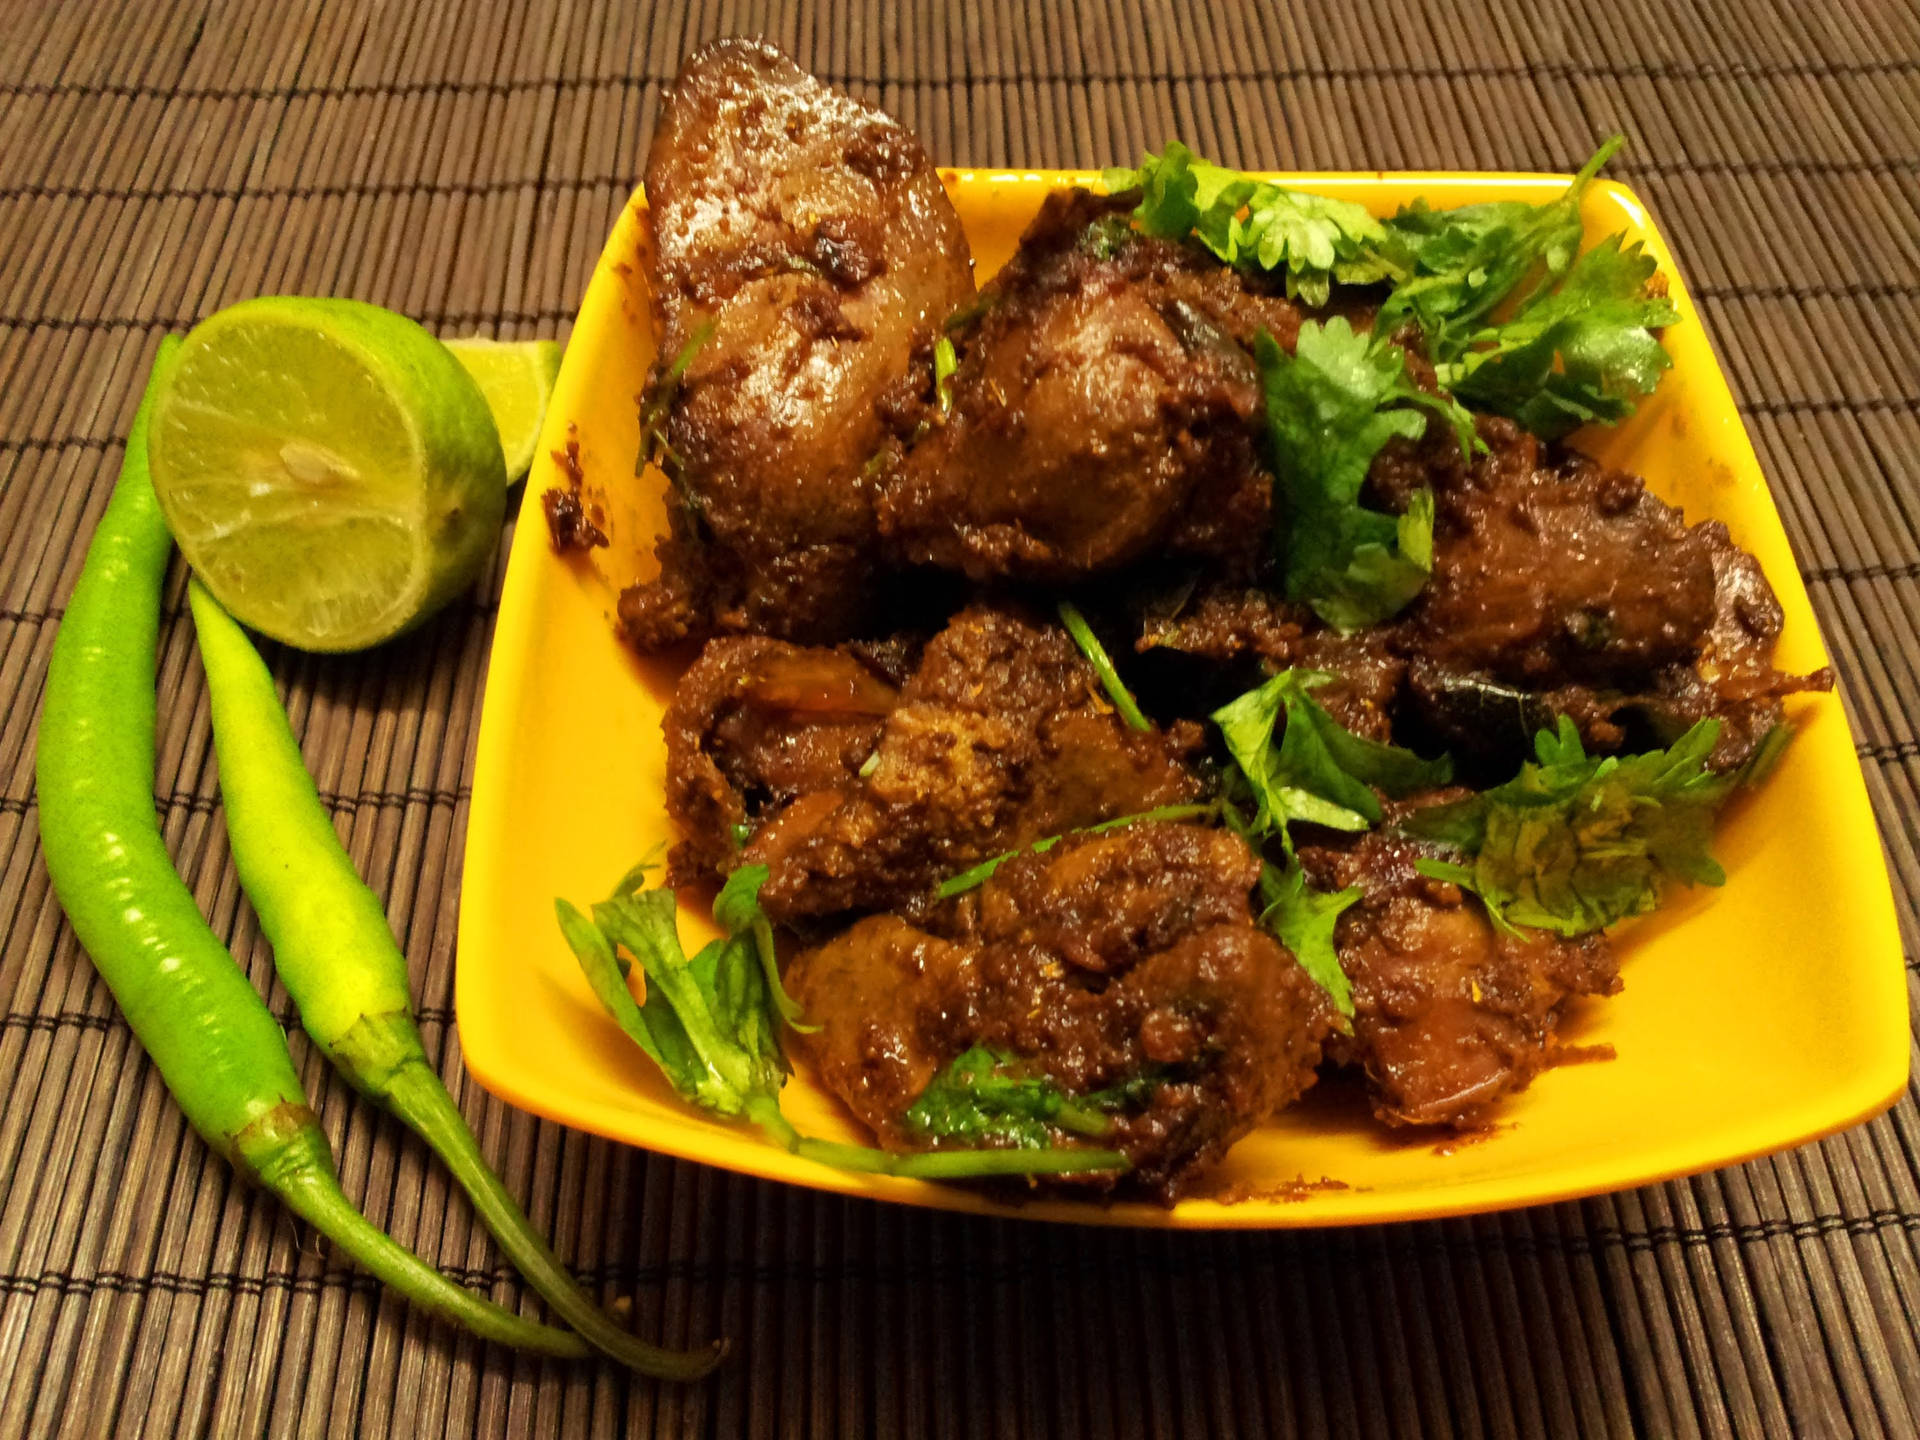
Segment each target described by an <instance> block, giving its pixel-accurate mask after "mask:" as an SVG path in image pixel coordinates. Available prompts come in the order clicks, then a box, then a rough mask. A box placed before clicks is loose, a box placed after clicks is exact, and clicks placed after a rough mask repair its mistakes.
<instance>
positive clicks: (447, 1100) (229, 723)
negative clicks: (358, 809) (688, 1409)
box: [188, 580, 726, 1380]
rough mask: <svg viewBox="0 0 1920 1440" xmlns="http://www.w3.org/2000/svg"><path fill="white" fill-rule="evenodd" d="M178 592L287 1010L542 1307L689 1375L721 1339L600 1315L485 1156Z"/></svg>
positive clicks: (242, 680)
mask: <svg viewBox="0 0 1920 1440" xmlns="http://www.w3.org/2000/svg"><path fill="white" fill-rule="evenodd" d="M188 595H189V598H190V602H191V604H192V606H193V622H194V625H195V627H196V629H197V630H198V631H199V636H200V656H201V660H202V662H203V663H204V664H205V666H206V671H207V692H208V694H209V696H210V697H211V699H212V706H213V740H214V747H215V750H216V752H217V754H218V756H219V761H220V791H221V795H222V798H223V801H224V806H225V810H226V816H227V833H228V835H229V837H230V839H231V843H232V849H233V863H234V867H235V868H236V869H237V870H238V871H239V872H240V884H241V887H242V888H243V889H244V890H245V891H246V892H247V899H248V900H249V901H251V902H252V904H253V908H254V910H255V912H256V913H257V914H258V915H259V917H260V928H261V930H262V931H263V932H264V933H265V935H266V937H267V939H268V940H270V941H271V942H272V944H273V960H274V968H275V969H276V970H277V971H278V972H279V974H280V980H281V983H283V984H284V985H285V986H286V987H287V993H288V994H289V995H291V996H292V997H293V1001H294V1004H296V1005H298V1006H299V1007H300V1022H301V1024H302V1025H304V1026H305V1027H306V1031H307V1033H308V1034H309V1035H311V1036H312V1037H313V1040H314V1043H315V1044H316V1045H318V1046H319V1047H320V1048H321V1049H322V1050H323V1051H325V1052H326V1054H327V1057H328V1058H329V1059H331V1060H332V1061H333V1063H334V1064H335V1065H337V1066H338V1067H339V1068H340V1070H341V1072H342V1073H343V1074H345V1075H346V1077H347V1078H348V1079H349V1080H351V1081H353V1083H354V1084H355V1085H357V1086H358V1087H359V1088H360V1089H361V1090H363V1091H365V1092H366V1093H367V1094H369V1095H371V1096H373V1097H374V1098H375V1099H376V1100H379V1101H380V1102H381V1103H382V1104H384V1105H385V1106H386V1107H387V1108H388V1109H389V1110H391V1111H393V1113H394V1114H396V1115H398V1116H399V1117H400V1119H401V1120H403V1121H405V1122H406V1124H407V1125H408V1126H410V1127H411V1128H412V1129H413V1130H414V1131H415V1132H416V1133H417V1134H419V1136H420V1137H421V1138H422V1139H423V1140H425V1141H426V1142H427V1144H429V1145H431V1146H432V1147H433V1149H434V1151H435V1153H437V1154H438V1155H439V1156H440V1158H441V1159H443V1160H444V1161H446V1163H447V1168H448V1169H449V1170H451V1171H452V1172H453V1176H454V1178H455V1179H456V1180H458V1181H459V1182H460V1184H461V1186H462V1188H464V1189H465V1190H466V1192H467V1194H468V1195H469V1196H471V1197H472V1199H473V1204H474V1208H475V1209H476V1210H478V1211H479V1212H480V1218H481V1219H482V1220H484V1221H485V1222H486V1225H487V1228H488V1229H489V1230H491V1231H492V1232H493V1234H494V1238H495V1239H496V1240H498V1241H499V1242H500V1248H501V1249H502V1250H503V1251H505V1253H506V1255H507V1258H508V1259H509V1260H511V1261H512V1262H513V1264H514V1265H515V1266H516V1267H517V1268H518V1269H519V1271H520V1273H521V1274H523V1275H525V1276H526V1277H527V1279H528V1280H529V1281H531V1282H532V1284H533V1287H534V1289H536V1290H538V1291H539V1292H540V1294H541V1295H543V1296H544V1297H545V1298H546V1301H547V1303H548V1304H549V1305H551V1306H552V1307H553V1310H554V1313H555V1314H556V1315H558V1316H559V1317H560V1318H561V1319H562V1320H565V1321H566V1322H567V1324H569V1325H571V1326H572V1327H573V1328H574V1329H576V1330H578V1331H579V1332H580V1333H581V1335H583V1336H585V1337H586V1339H587V1340H588V1341H590V1342H591V1343H592V1344H594V1345H596V1346H598V1347H599V1348H600V1349H601V1350H603V1351H605V1352H606V1353H607V1354H608V1355H611V1356H612V1357H613V1358H614V1359H616V1360H619V1361H621V1362H622V1363H623V1364H626V1365H629V1366H631V1367H632V1368H633V1369H635V1370H638V1371H640V1372H641V1373H642V1374H646V1375H654V1376H658V1377H660V1378H662V1379H672V1380H692V1379H697V1378H699V1377H700V1376H702V1375H704V1374H706V1373H707V1372H708V1371H709V1370H711V1369H713V1367H714V1366H715V1365H716V1364H718V1363H719V1361H720V1357H721V1355H722V1354H723V1353H724V1352H725V1349H726V1346H725V1344H724V1342H723V1343H720V1344H716V1345H714V1346H713V1347H712V1348H710V1349H708V1350H705V1351H696V1352H692V1353H688V1352H683V1351H677V1350H665V1349H661V1348H660V1347H658V1346H655V1345H649V1344H647V1343H645V1342H644V1341H641V1340H639V1339H637V1338H636V1337H635V1336H634V1335H633V1334H632V1333H630V1332H629V1331H627V1330H626V1329H624V1328H622V1327H621V1326H619V1325H617V1324H615V1323H614V1321H613V1320H612V1319H611V1318H609V1317H608V1316H607V1315H606V1314H605V1313H604V1312H603V1311H602V1310H601V1309H600V1308H599V1307H598V1306H597V1305H595V1304H594V1302H593V1301H592V1299H591V1298H590V1297H589V1296H588V1295H587V1294H586V1293H585V1292H584V1291H583V1290H581V1289H580V1287H579V1286H578V1285H576V1284H575V1283H574V1281H573V1279H572V1277H571V1276H569V1275H568V1274H567V1272H566V1268H565V1267H564V1266H563V1265H562V1264H561V1263H560V1260H559V1258H558V1257H557V1256H555V1255H554V1253H553V1251H552V1250H551V1249H549V1248H548V1247H547V1245H546V1242H544V1241H543V1240H542V1239H541V1238H540V1236H539V1234H538V1233H537V1232H536V1231H535V1230H534V1228H533V1226H532V1224H531V1223H530V1222H529V1221H528V1220H527V1217H526V1215H525V1214H524V1213H522V1211H521V1209H520V1207H519V1205H517V1204H516V1203H515V1202H514V1199H513V1196H512V1195H511V1194H509V1193H508V1191H507V1188H506V1186H505V1185H503V1184H501V1182H500V1177H499V1176H497V1175H495V1174H494V1173H493V1171H492V1170H491V1169H489V1168H488V1166H487V1162H486V1160H485V1159H483V1158H482V1156H481V1154H480V1146H479V1144H478V1142H476V1141H475V1139H474V1138H473V1132H472V1131H471V1130H469V1129H468V1128H467V1123H466V1121H465V1120H464V1119H462V1118H461V1115H460V1110H459V1107H458V1106H456V1105H455V1104H454V1102H453V1097H452V1096H450V1095H449V1094H448V1093H447V1091H446V1087H445V1086H443V1085H442V1084H441V1083H440V1077H439V1076H438V1075H436V1074H435V1073H434V1069H433V1065H432V1063H431V1062H430V1061H429V1060H428V1058H427V1052H426V1049H425V1047H424V1046H422V1044H421V1043H420V1032H419V1030H418V1028H416V1026H415V1024H414V1019H413V1010H412V1000H411V997H410V995H409V993H408V989H407V961H406V957H405V956H404V955H403V954H401V952H400V947H399V946H398V945H396V944H395V943H394V939H393V932H392V931H391V930H390V929H389V928H388V927H387V917H386V914H385V912H384V911H382V909H381V908H380V900H379V897H378V896H376V895H375V894H374V893H373V891H372V890H370V889H368V888H367V886H366V884H365V883H364V882H363V881H362V880H361V879H360V876H359V873H358V872H357V871H355V869H354V868H353V860H352V858H351V857H350V856H348V854H347V852H346V849H345V847H343V846H342V845H341V843H340V837H339V835H338V833H337V832H336V831H335V830H334V828H333V817H332V815H331V814H329V813H328V811H327V809H326V807H325V806H324V805H323V804H322V803H321V801H320V796H319V794H318V792H317V791H316V790H315V789H314V784H313V778H312V777H311V776H310V775H309V774H308V773H307V768H306V764H305V762H304V761H303V760H302V758H301V755H300V745H299V742H298V741H296V740H295V739H294V737H293V731H292V729H291V727H290V726H289V725H288V723H287V714H286V711H285V710H284V709H282V708H281V705H280V700H279V697H278V696H277V695H276V694H275V693H274V688H273V675H272V674H271V672H269V671H268V669H267V666H266V662H265V661H263V660H262V659H261V658H260V653H259V652H258V651H257V650H255V649H254V648H253V643H252V642H251V641H250V640H248V639H247V636H246V632H245V631H243V630H242V629H241V628H240V626H239V624H238V623H237V622H236V621H235V620H234V619H233V618H232V617H231V616H230V615H228V614H227V612H226V611H225V610H223V609H221V608H220V602H219V601H217V600H215V599H214V598H213V596H211V595H210V594H208V593H207V592H206V591H205V590H204V589H202V588H201V586H200V582H199V581H197V580H195V581H192V582H191V583H190V584H189V587H188Z"/></svg>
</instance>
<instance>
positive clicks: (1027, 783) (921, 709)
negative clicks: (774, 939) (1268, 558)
mask: <svg viewBox="0 0 1920 1440" xmlns="http://www.w3.org/2000/svg"><path fill="white" fill-rule="evenodd" d="M1199 741H1200V734H1199V730H1198V728H1197V727H1195V726H1190V725H1182V726H1177V727H1175V728H1173V729H1172V730H1165V731H1160V730H1156V731H1152V732H1146V733H1141V732H1136V731H1133V730H1129V729H1128V728H1127V727H1126V726H1125V724H1123V723H1122V722H1121V720H1120V718H1119V716H1118V715H1117V714H1115V713H1114V710H1113V707H1112V705H1111V704H1110V703H1109V702H1108V701H1107V699H1106V697H1105V695H1104V694H1102V692H1101V690H1100V685H1099V681H1098V679H1097V678H1096V677H1095V675H1094V672H1093V669H1092V667H1091V666H1090V665H1088V664H1087V661H1086V659H1085V657H1083V656H1082V655H1081V654H1080V652H1079V650H1078V649H1077V648H1075V646H1074V643H1073V641H1072V640H1071V639H1070V638H1069V637H1068V635H1067V633H1066V631H1064V630H1063V629H1061V628H1060V627H1059V626H1058V625H1053V624H1042V623H1039V622H1038V621H1036V620H1034V619H1032V618H1030V617H1027V616H1025V615H1023V614H1021V613H1019V612H1016V611H1013V610H1008V609H1002V608H994V607H989V606H975V607H973V608H972V609H968V610H964V611H962V612H961V613H960V614H958V615H956V616H955V617H954V619H953V622H952V623H951V624H950V625H949V626H948V627H947V628H946V629H945V630H943V631H942V632H941V633H940V634H938V635H936V636H935V637H934V638H933V639H932V640H931V641H929V642H928V644H927V647H926V651H925V654H924V655H923V657H922V659H921V661H920V665H919V668H918V669H917V670H916V671H915V672H914V675H913V678H912V679H911V680H909V681H908V682H907V684H906V685H905V687H904V688H903V689H902V690H901V692H900V700H899V704H898V705H897V706H896V707H895V708H894V710H893V712H892V713H891V714H890V715H889V716H888V717H887V719H886V722H885V724H884V726H883V727H882V729H881V731H880V738H879V741H878V744H877V746H876V747H875V749H874V752H873V754H874V757H875V758H874V759H873V760H872V762H871V765H870V768H868V770H867V773H866V774H865V775H864V776H861V777H858V778H856V779H855V780H854V781H853V782H852V783H851V784H848V785H842V786H837V787H834V788H832V789H830V790H824V791H817V792H812V793H809V794H805V795H802V796H800V797H799V798H797V799H796V800H795V801H794V802H793V803H792V804H791V805H789V806H788V807H787V808H786V809H785V810H784V811H782V812H781V813H780V814H779V815H778V816H777V817H775V818H773V819H772V820H771V821H770V822H769V823H768V824H767V825H766V826H765V827H764V828H763V829H762V830H761V831H760V832H759V833H758V834H757V835H755V837H754V839H753V841H752V843H751V844H750V845H749V846H748V847H747V851H746V854H745V856H744V859H745V860H746V861H748V862H749V863H752V862H760V861H764V862H765V863H766V864H767V865H769V866H770V867H771V872H772V873H771V877H770V878H769V880H768V881H767V884H766V886H765V887H764V888H763V889H762V891H761V901H762V903H763V904H764V905H765V906H766V907H767V911H768V913H769V914H771V915H773V916H774V917H775V918H776V919H779V920H793V919H797V918H800V917H804V916H824V915H833V914H837V913H839V912H842V911H850V910H882V909H889V908H894V907H897V906H901V905H907V904H911V903H914V902H916V901H919V900H922V899H924V898H925V896H926V894H927V892H929V891H931V889H932V888H933V887H934V886H936V885H938V884H939V882H940V881H942V880H944V879H946V878H947V877H949V876H951V875H953V874H956V873H958V872H959V871H962V870H965V869H967V868H968V867H969V866H971V865H973V864H975V863H977V862H979V861H981V860H984V859H987V858H988V857H990V856H993V855H996V854H999V853H1001V852H1003V851H1006V850H1010V849H1012V848H1013V847H1015V846H1017V845H1022V844H1025V843H1027V842H1029V841H1032V840H1037V839H1039V838H1041V837H1042V836H1046V835H1058V834H1062V833H1064V832H1066V831H1068V830H1072V829H1074V828H1076V827H1079V826H1084V825H1091V824H1094V823H1095V822H1097V821H1101V820H1107V819H1111V818H1113V817H1114V816H1118V815H1128V814H1134V813H1136V812H1139V811H1142V810H1148V809H1152V808H1153V807H1155V806H1159V805H1169V804H1174V803H1178V802H1180V801H1185V800H1192V799H1195V798H1197V797H1198V796H1199V794H1200V792H1201V788H1202V787H1201V784H1200V781H1199V780H1198V779H1197V778H1196V777H1195V776H1194V775H1193V774H1192V773H1191V772H1190V771H1189V770H1188V769H1187V768H1186V765H1185V764H1184V763H1183V762H1184V760H1185V758H1186V756H1187V755H1188V753H1189V752H1191V751H1192V750H1194V749H1196V748H1197V747H1198V745H1199Z"/></svg>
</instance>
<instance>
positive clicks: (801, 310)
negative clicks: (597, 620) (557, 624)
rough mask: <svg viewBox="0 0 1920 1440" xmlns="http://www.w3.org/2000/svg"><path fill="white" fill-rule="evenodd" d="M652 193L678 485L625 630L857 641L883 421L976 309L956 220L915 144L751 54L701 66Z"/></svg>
mask: <svg viewBox="0 0 1920 1440" xmlns="http://www.w3.org/2000/svg"><path fill="white" fill-rule="evenodd" d="M646 183H647V198H648V205H649V210H648V214H649V223H650V224H651V226H652V232H653V244H652V246H651V247H650V249H649V252H648V253H649V259H650V264H651V267H652V277H651V278H652V281H653V295H654V303H655V307H656V317H655V318H656V326H655V333H656V335H657V337H658V342H659V355H660V362H659V365H658V366H657V367H656V370H655V375H654V386H655V387H656V393H657V398H658V399H660V400H662V401H664V402H666V441H667V444H668V446H669V451H670V455H671V456H672V457H673V459H672V461H671V464H670V466H669V468H670V471H671V478H672V479H673V485H672V488H671V493H670V495H669V503H668V520H669V526H670V531H669V533H668V535H666V536H665V537H664V538H663V539H662V540H661V541H660V543H659V546H658V554H659V558H660V566H661V573H660V576H659V578H658V579H657V580H656V581H653V582H651V583H648V584H644V585H639V586H635V587H633V588H631V589H630V590H628V591H627V593H626V594H625V595H623V596H622V597H621V601H620V620H621V625H622V628H623V630H624V632H625V633H626V634H627V636H628V637H629V638H630V639H631V640H632V642H633V643H634V644H636V645H638V646H639V647H640V648H642V649H646V650H652V649H658V648H661V647H664V646H666V645H670V644H673V643H674V642H676V641H679V640H682V639H685V638H687V637H690V636H691V637H701V636H705V635H708V634H712V633H716V632H730V631H748V632H753V633H759V634H770V635H776V636H781V637H785V638H788V639H802V640H837V639H844V638H847V637H849V636H851V635H854V634H857V633H860V632H861V631H862V630H863V629H864V628H866V627H867V625H868V622H869V621H870V619H871V615H870V608H869V607H870V606H871V605H872V603H873V600H874V593H875V585H876V559H877V556H876V534H875V523H874V512H873V496H872V491H871V484H872V475H871V473H870V471H871V466H872V464H873V462H874V460H875V457H876V456H877V455H879V454H880V453H881V452H882V450H883V448H884V446H885V445H886V443H887V441H888V437H889V429H888V421H887V417H886V415H885V413H883V412H884V410H885V407H886V404H887V403H888V402H889V399H890V397H891V396H892V395H893V394H894V392H897V391H898V390H899V389H900V388H901V387H902V386H903V385H904V386H906V387H907V388H909V389H912V388H913V387H914V384H915V381H914V376H915V374H916V373H918V374H920V375H927V374H928V370H929V366H930V364H931V355H932V347H933V341H934V338H935V336H936V335H937V333H938V330H939V327H940V325H941V323H942V322H943V321H944V320H945V319H946V317H947V316H948V315H949V314H951V313H952V312H953V311H954V310H955V309H957V308H959V307H960V306H962V305H964V304H965V303H966V302H967V301H968V300H970V299H971V298H972V296H973V279H972V270H971V261H970V259H969V256H968V251H967V244H966V239H965V237H964V236H963V235H962V233H961V230H960V221H959V217H958V216H957V215H956V214H955V212H954V209H953V205H952V203H951V202H950V201H949V200H948V198H947V195H946V192H945V190H944V189H943V188H942V186H941V183H940V179H939V176H938V175H937V174H936V173H935V171H934V168H933V166H932V164H931V163H930V162H929V161H928V159H927V157H926V154H925V153H924V152H923V151H922V150H921V148H920V144H919V142H918V141H917V140H916V139H915V138H914V137H913V135H912V134H911V133H910V132H908V131H907V130H905V129H903V128H902V127H901V126H899V125H898V124H896V123H895V122H894V121H892V120H890V119H889V118H888V117H887V116H885V115H883V114H881V113H880V112H879V111H876V110H873V109H871V108H869V107H868V106H865V105H862V104H860V103H859V102H858V101H856V100H853V99H851V98H849V97H848V96H846V95H844V94H842V93H841V92H839V91H837V90H834V89H832V88H830V87H828V86H826V85H824V84H822V83H821V82H820V81H818V80H816V79H814V78H813V77H812V76H811V75H808V74H806V73H805V72H804V71H802V70H801V69H800V68H799V67H798V66H796V65H794V63H793V62H792V61H790V60H789V59H787V58H786V56H784V55H782V54H781V53H780V52H779V51H778V50H775V49H774V48H773V47H771V46H769V45H765V44H761V43H759V42H755V41H748V40H722V41H720V42H718V43H716V44H713V45H710V46H708V47H706V48H705V49H703V50H701V51H698V52H697V53H695V54H694V55H693V56H691V57H690V58H689V59H688V60H687V62H686V64H685V66H684V67H683V68H682V70H681V72H680V76H679V79H678V80H677V81H676V82H675V84H674V87H673V90H672V92H671V94H670V95H669V96H668V99H667V102H666V104H665V106H664V108H663V111H662V114H661V119H660V123H659V126H658V128H657V129H656V131H655V134H654V141H653V147H652V149H651V151H650V152H649V154H648V159H647V175H646ZM702 337H705V338H704V339H703V338H702ZM689 347H693V348H692V350H691V359H690V362H689V364H688V366H687V369H686V372H685V374H684V376H682V377H680V378H679V379H678V381H677V382H674V381H673V380H672V379H671V378H670V377H669V374H668V369H667V367H668V366H669V365H670V364H671V362H672V361H673V360H674V359H675V358H676V357H677V356H679V355H681V354H682V353H683V352H685V351H687V350H688V348H689ZM927 383H929V384H930V379H929V380H928V382H927Z"/></svg>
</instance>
